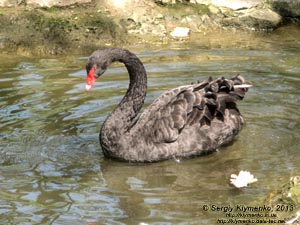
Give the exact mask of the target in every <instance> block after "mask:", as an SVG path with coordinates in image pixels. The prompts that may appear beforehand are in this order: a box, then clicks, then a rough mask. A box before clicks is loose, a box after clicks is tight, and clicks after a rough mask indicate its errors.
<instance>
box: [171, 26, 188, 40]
mask: <svg viewBox="0 0 300 225" xmlns="http://www.w3.org/2000/svg"><path fill="white" fill-rule="evenodd" d="M189 33H190V29H189V28H187V27H175V28H174V30H173V31H172V32H171V33H170V35H171V36H172V37H173V38H184V37H188V36H189Z"/></svg>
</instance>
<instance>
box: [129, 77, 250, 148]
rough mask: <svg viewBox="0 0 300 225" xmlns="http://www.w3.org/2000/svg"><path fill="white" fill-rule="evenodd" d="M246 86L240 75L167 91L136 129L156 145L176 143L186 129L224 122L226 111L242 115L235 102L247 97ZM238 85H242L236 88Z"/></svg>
mask: <svg viewBox="0 0 300 225" xmlns="http://www.w3.org/2000/svg"><path fill="white" fill-rule="evenodd" d="M246 83H247V81H245V79H244V78H243V77H242V76H240V75H237V76H235V77H233V78H231V79H229V80H227V79H225V78H223V77H222V78H219V79H216V80H212V79H211V78H210V79H208V80H207V81H204V82H202V83H198V84H193V85H187V86H181V87H178V88H174V89H171V90H169V91H166V92H164V93H163V94H162V95H161V96H160V97H159V98H157V99H156V100H155V101H154V102H153V103H152V104H151V105H150V106H149V107H148V108H147V109H146V110H145V111H144V112H143V113H142V114H141V116H140V118H139V120H138V121H137V123H136V124H135V125H136V126H134V127H133V130H135V128H136V129H138V130H135V131H137V132H145V134H144V135H143V136H146V137H147V139H148V140H149V141H150V140H151V141H152V142H155V143H168V142H174V141H176V140H177V138H178V135H179V134H180V133H181V131H182V130H183V129H184V128H185V127H187V126H192V125H193V124H195V123H198V124H200V127H201V126H205V125H210V122H211V121H212V120H213V119H214V118H217V119H219V120H223V119H224V117H223V116H224V114H225V109H226V108H232V109H236V112H237V113H239V111H238V109H237V108H236V105H235V101H236V100H238V99H242V98H243V97H244V95H245V92H246V91H247V87H249V86H250V85H248V86H247V85H246V86H243V85H244V84H246ZM235 85H237V86H238V85H242V86H240V87H239V88H234V86H235Z"/></svg>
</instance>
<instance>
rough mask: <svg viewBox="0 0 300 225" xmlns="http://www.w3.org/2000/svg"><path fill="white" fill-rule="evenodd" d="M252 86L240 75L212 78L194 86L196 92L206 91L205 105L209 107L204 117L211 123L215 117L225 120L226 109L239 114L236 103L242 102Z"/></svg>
mask: <svg viewBox="0 0 300 225" xmlns="http://www.w3.org/2000/svg"><path fill="white" fill-rule="evenodd" d="M251 86H252V85H251V83H250V82H249V81H247V80H246V79H245V78H244V77H242V76H241V75H239V74H238V75H236V76H234V77H232V78H230V79H225V78H224V77H221V78H218V79H215V80H213V79H212V77H210V78H209V79H208V80H206V81H204V82H202V83H199V84H194V85H193V87H194V91H198V90H201V89H202V90H204V93H203V94H204V98H205V105H206V106H207V107H208V110H206V111H205V113H204V115H205V116H204V117H205V118H208V119H209V121H210V120H212V119H213V118H214V117H217V118H219V119H221V120H223V118H224V115H225V110H226V109H234V110H235V111H236V112H238V113H239V110H238V108H237V106H236V103H235V102H236V101H237V100H242V99H243V98H244V96H245V94H246V92H247V91H248V89H249V88H250V87H251Z"/></svg>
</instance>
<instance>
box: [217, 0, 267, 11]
mask: <svg viewBox="0 0 300 225" xmlns="http://www.w3.org/2000/svg"><path fill="white" fill-rule="evenodd" d="M261 2H262V1H261V0H230V1H228V0H211V4H213V5H215V6H218V7H226V8H229V9H232V10H240V9H249V8H253V7H255V6H257V5H258V4H260V3H261Z"/></svg>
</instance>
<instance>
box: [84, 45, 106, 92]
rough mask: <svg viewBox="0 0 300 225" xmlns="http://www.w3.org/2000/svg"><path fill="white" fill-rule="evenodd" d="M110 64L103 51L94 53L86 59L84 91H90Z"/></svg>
mask: <svg viewBox="0 0 300 225" xmlns="http://www.w3.org/2000/svg"><path fill="white" fill-rule="evenodd" d="M109 64H111V60H110V59H109V58H108V57H106V54H105V51H95V52H94V53H93V54H92V55H91V56H90V57H89V59H88V61H87V64H86V72H87V78H86V85H85V90H86V91H90V90H91V89H92V87H93V85H94V84H95V82H96V79H97V78H98V77H100V76H101V75H102V74H103V73H104V72H105V71H106V69H107V67H108V66H109Z"/></svg>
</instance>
